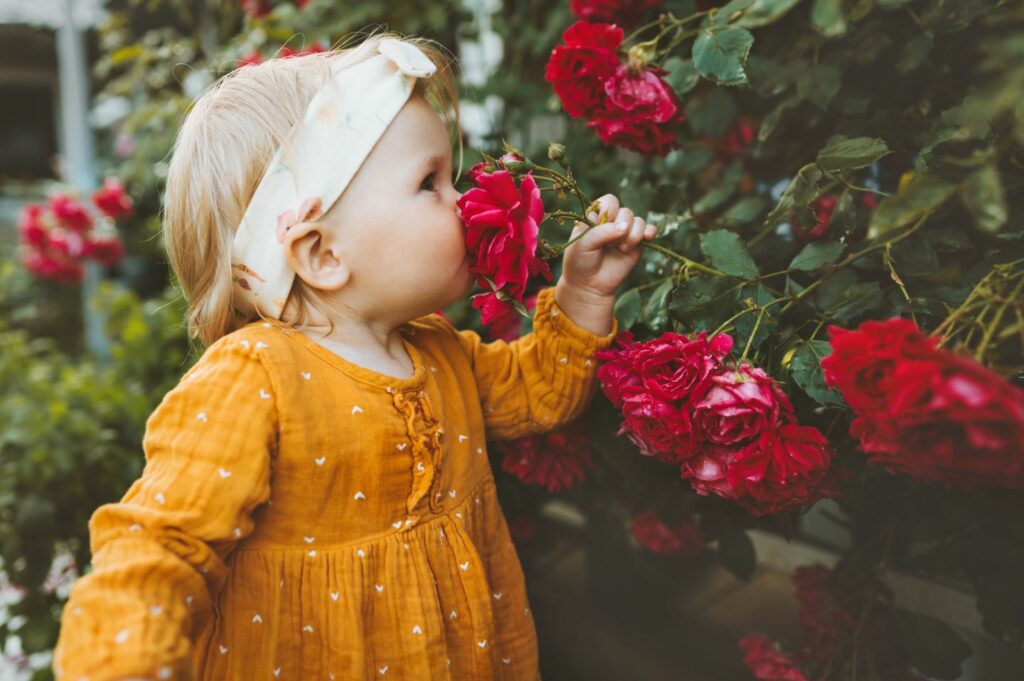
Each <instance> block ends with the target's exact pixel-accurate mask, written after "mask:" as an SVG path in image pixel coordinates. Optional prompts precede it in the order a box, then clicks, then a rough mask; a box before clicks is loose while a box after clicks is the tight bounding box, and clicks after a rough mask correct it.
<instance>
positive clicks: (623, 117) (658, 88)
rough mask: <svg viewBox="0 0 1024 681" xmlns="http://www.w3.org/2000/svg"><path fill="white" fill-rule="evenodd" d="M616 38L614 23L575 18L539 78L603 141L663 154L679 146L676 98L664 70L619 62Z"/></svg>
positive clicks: (633, 61)
mask: <svg viewBox="0 0 1024 681" xmlns="http://www.w3.org/2000/svg"><path fill="white" fill-rule="evenodd" d="M622 39H623V31H622V28H621V27H619V26H617V25H615V24H592V23H590V22H588V21H577V22H576V23H575V24H573V25H572V26H570V27H569V28H568V29H566V31H565V33H564V34H562V41H563V43H564V44H563V45H558V46H557V47H555V49H554V50H553V51H552V52H551V56H550V57H549V59H548V63H547V66H546V68H545V72H544V78H545V79H546V80H547V81H548V82H550V83H551V84H552V87H553V88H554V90H555V93H556V94H557V95H558V97H559V98H560V99H561V100H562V106H563V107H564V108H565V111H566V113H568V114H569V115H570V116H572V117H573V118H587V119H588V121H587V126H588V127H590V128H593V129H594V131H595V132H597V134H598V136H599V137H600V138H601V141H603V142H604V143H605V144H607V145H612V146H619V147H623V148H625V149H631V150H633V151H637V152H639V153H641V154H646V155H648V156H653V155H657V156H664V155H666V154H667V153H668V152H670V151H671V150H672V149H675V148H677V147H678V146H679V140H678V138H677V135H676V127H677V126H678V125H679V124H680V123H682V122H683V118H684V114H683V107H682V104H681V103H680V101H679V98H678V97H677V96H676V93H675V92H674V91H673V90H672V88H671V86H669V84H668V83H666V82H665V80H664V79H663V78H662V76H666V75H668V72H667V71H665V70H664V69H662V68H659V67H657V66H652V65H650V64H646V63H643V62H642V61H639V60H637V59H635V58H632V57H631V58H630V59H629V60H628V61H627V62H626V63H622V62H621V60H620V59H619V49H620V47H621V46H622Z"/></svg>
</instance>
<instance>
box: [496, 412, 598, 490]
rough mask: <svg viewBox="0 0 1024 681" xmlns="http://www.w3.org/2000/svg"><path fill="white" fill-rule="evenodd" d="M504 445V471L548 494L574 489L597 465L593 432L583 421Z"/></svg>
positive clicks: (502, 465)
mask: <svg viewBox="0 0 1024 681" xmlns="http://www.w3.org/2000/svg"><path fill="white" fill-rule="evenodd" d="M500 446H501V448H502V449H503V450H504V452H505V457H504V458H503V459H502V462H501V469H502V470H503V471H505V472H506V473H511V474H512V475H514V476H516V477H517V478H519V480H520V482H522V483H523V484H525V485H541V486H543V487H545V488H547V490H548V492H558V491H561V490H567V489H569V488H571V487H573V486H574V485H576V483H578V482H580V481H582V480H583V478H584V477H585V476H586V473H587V469H589V468H590V467H591V466H592V465H593V461H592V460H591V457H590V433H589V430H588V429H587V426H586V423H585V422H584V421H583V420H582V419H577V420H575V421H571V422H570V423H568V424H566V425H564V426H562V428H561V429H560V430H557V431H555V432H553V433H549V434H547V435H528V436H526V437H521V438H518V439H516V440H512V441H510V442H505V443H502V444H501V445H500Z"/></svg>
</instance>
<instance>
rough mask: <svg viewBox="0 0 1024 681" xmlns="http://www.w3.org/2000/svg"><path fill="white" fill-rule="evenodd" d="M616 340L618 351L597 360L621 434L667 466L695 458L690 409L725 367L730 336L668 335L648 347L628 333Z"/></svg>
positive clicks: (600, 355)
mask: <svg viewBox="0 0 1024 681" xmlns="http://www.w3.org/2000/svg"><path fill="white" fill-rule="evenodd" d="M617 340H618V341H619V342H618V346H619V347H617V348H614V349H610V350H603V351H600V352H598V353H596V354H595V357H596V358H597V359H598V361H599V362H600V366H599V367H598V370H597V376H598V378H599V379H600V380H601V385H602V388H603V390H604V392H605V394H606V395H607V396H608V398H609V400H611V402H612V404H614V405H615V406H616V407H618V408H619V409H621V410H622V415H623V422H622V427H621V428H620V429H619V435H623V434H625V435H627V436H628V437H629V439H630V440H631V441H632V442H633V443H634V444H636V445H637V448H638V449H639V450H640V452H641V453H643V454H644V455H647V456H655V457H657V458H659V459H661V460H663V461H668V462H672V463H676V462H679V461H682V460H684V459H686V458H688V457H690V456H692V455H693V454H694V453H695V452H696V449H697V447H698V445H699V444H700V438H699V433H697V432H695V431H694V428H693V423H692V422H691V416H690V414H691V412H692V405H693V403H694V402H695V401H696V400H699V399H701V397H702V396H703V393H704V391H705V389H706V388H707V387H708V386H709V385H710V383H711V376H712V375H713V374H714V373H715V372H716V371H718V370H719V369H720V368H721V363H722V360H723V359H724V358H725V356H726V355H728V354H729V351H730V350H731V349H732V337H731V336H729V335H727V334H719V335H718V336H715V337H713V338H712V339H710V340H709V339H708V338H707V332H706V331H702V332H700V333H699V334H698V335H697V336H696V337H694V338H693V339H690V338H687V337H686V336H684V335H681V334H677V333H672V332H668V333H665V334H663V335H662V336H660V337H659V338H655V339H653V340H650V341H647V342H645V343H633V342H632V336H631V335H628V334H622V335H621V337H620V339H617Z"/></svg>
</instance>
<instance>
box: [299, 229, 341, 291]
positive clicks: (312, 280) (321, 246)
mask: <svg viewBox="0 0 1024 681" xmlns="http://www.w3.org/2000/svg"><path fill="white" fill-rule="evenodd" d="M284 249H285V254H286V258H287V260H288V266H289V267H291V268H292V269H293V270H295V274H296V275H298V276H299V277H301V278H302V280H303V281H304V282H306V283H307V284H309V285H310V286H312V287H314V288H317V289H320V290H323V291H337V290H339V289H340V288H341V287H343V286H344V285H345V284H347V283H348V281H349V278H350V277H351V275H352V270H351V269H350V268H349V266H348V263H346V262H345V261H343V260H342V259H341V254H340V252H339V248H338V244H337V243H336V242H334V241H333V238H332V234H331V231H330V230H329V229H325V228H324V225H323V224H322V223H319V222H300V223H298V224H296V225H293V226H292V227H290V228H289V229H288V231H287V233H286V235H285V237H284Z"/></svg>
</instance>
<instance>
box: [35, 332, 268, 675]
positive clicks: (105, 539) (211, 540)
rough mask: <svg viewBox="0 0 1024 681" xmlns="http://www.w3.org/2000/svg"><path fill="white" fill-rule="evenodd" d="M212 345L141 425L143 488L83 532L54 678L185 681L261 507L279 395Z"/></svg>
mask: <svg viewBox="0 0 1024 681" xmlns="http://www.w3.org/2000/svg"><path fill="white" fill-rule="evenodd" d="M237 335H238V334H233V335H231V336H227V337H225V338H222V339H221V340H220V341H218V342H217V343H214V344H213V345H211V346H210V347H209V348H208V349H207V351H206V352H205V353H204V355H203V356H202V357H201V358H200V359H199V361H198V362H197V363H196V365H195V366H193V367H192V368H191V369H190V370H189V371H188V372H187V373H186V374H185V375H184V377H183V378H182V379H181V381H180V382H179V383H178V385H177V386H176V387H175V388H173V389H172V390H171V391H170V392H168V393H167V394H166V395H165V396H164V398H163V400H162V401H161V403H160V405H159V406H158V407H157V408H156V410H155V411H154V412H153V413H152V414H151V415H150V417H149V419H148V420H147V422H146V430H145V435H144V436H143V450H144V452H145V457H146V464H145V468H144V470H143V472H142V476H141V477H140V478H139V479H138V480H136V481H135V482H134V483H132V485H131V487H130V488H129V489H128V491H127V493H125V495H124V497H123V498H122V499H121V501H120V502H118V503H111V504H106V505H103V506H100V507H99V508H98V509H97V510H96V511H95V513H93V515H92V518H91V519H90V521H89V532H90V544H91V549H92V571H91V572H90V573H89V574H87V575H85V576H83V577H81V578H80V579H79V580H78V581H77V582H76V583H75V585H74V586H73V588H72V590H71V596H70V599H69V600H68V603H67V605H66V606H65V608H64V612H63V614H62V617H61V631H60V637H59V640H58V642H57V647H56V648H55V650H54V671H55V672H57V673H58V674H59V677H60V678H61V679H72V680H76V679H80V678H88V679H89V680H90V681H103V680H106V679H122V678H125V677H132V676H140V677H144V678H152V679H164V678H188V675H189V674H190V673H191V671H190V670H191V663H192V644H193V640H194V637H195V636H197V635H198V633H199V630H200V629H201V627H202V625H203V623H204V621H205V620H206V618H207V617H209V616H210V614H211V607H212V606H211V604H212V600H213V597H214V596H215V595H216V593H217V591H218V589H219V588H220V586H221V585H222V584H223V582H224V580H225V578H226V575H227V568H226V567H225V564H224V559H225V558H226V556H227V554H228V553H229V552H230V551H231V549H232V548H233V547H234V545H235V544H236V542H238V541H239V540H240V539H243V538H244V537H246V536H247V535H249V534H250V533H251V532H252V529H253V521H252V514H253V511H254V510H255V509H256V507H257V506H259V505H260V504H262V503H264V502H266V501H267V500H268V499H269V497H270V470H271V459H272V457H273V456H274V453H275V452H276V447H277V406H276V398H275V394H276V391H275V390H274V386H273V385H272V384H271V374H270V373H269V372H268V371H267V370H266V368H265V367H264V365H263V363H262V362H261V360H260V358H259V349H258V348H259V344H258V343H254V342H250V341H248V340H244V339H239V338H237Z"/></svg>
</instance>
